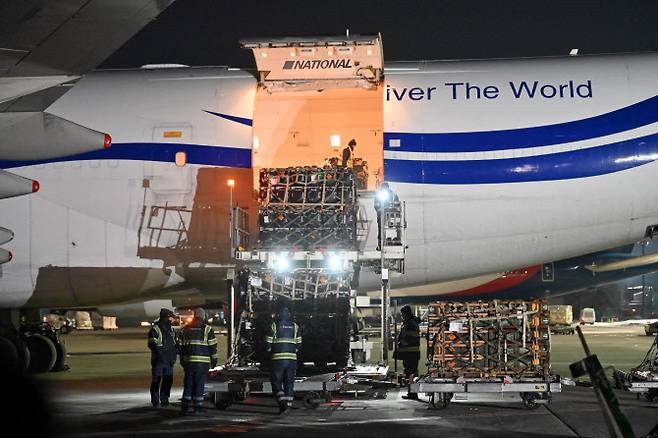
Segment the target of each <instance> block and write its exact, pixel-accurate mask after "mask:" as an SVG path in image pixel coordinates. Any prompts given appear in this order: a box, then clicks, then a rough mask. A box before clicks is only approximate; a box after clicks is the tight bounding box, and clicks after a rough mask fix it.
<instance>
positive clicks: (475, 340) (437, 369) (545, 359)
mask: <svg viewBox="0 0 658 438" xmlns="http://www.w3.org/2000/svg"><path fill="white" fill-rule="evenodd" d="M428 320H429V326H428V336H427V354H428V356H429V357H428V358H429V361H430V369H429V374H430V376H432V377H435V378H448V379H457V378H494V379H497V378H504V377H508V378H513V379H536V378H539V379H544V380H548V379H550V377H551V373H550V361H549V359H550V333H549V326H548V306H547V304H546V303H545V302H544V301H541V300H535V301H523V300H511V301H505V300H493V301H477V302H467V303H463V302H446V303H433V304H430V306H429V317H428Z"/></svg>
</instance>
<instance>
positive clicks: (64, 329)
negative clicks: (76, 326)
mask: <svg viewBox="0 0 658 438" xmlns="http://www.w3.org/2000/svg"><path fill="white" fill-rule="evenodd" d="M59 332H60V333H61V334H63V335H68V334H69V333H71V327H70V326H69V325H68V324H64V325H63V326H61V327H60V328H59Z"/></svg>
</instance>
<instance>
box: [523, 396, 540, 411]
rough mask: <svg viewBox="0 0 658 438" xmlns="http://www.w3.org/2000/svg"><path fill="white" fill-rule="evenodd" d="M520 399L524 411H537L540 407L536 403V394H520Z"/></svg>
mask: <svg viewBox="0 0 658 438" xmlns="http://www.w3.org/2000/svg"><path fill="white" fill-rule="evenodd" d="M521 398H522V399H523V406H525V408H526V409H538V408H539V407H540V406H541V405H540V404H539V403H537V401H536V400H537V399H538V398H539V397H538V395H537V394H534V393H528V394H522V395H521Z"/></svg>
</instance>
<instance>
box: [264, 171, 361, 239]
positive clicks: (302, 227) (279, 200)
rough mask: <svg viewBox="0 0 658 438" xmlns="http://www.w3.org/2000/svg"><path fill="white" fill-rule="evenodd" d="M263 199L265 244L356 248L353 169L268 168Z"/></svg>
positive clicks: (265, 172)
mask: <svg viewBox="0 0 658 438" xmlns="http://www.w3.org/2000/svg"><path fill="white" fill-rule="evenodd" d="M260 204H261V207H260V211H259V220H260V223H259V247H260V248H274V249H277V248H280V249H291V248H296V249H300V250H313V249H318V248H337V249H353V248H354V246H355V245H356V231H357V211H358V210H357V209H358V206H357V202H356V183H355V178H354V173H353V172H352V171H351V170H350V169H345V168H342V167H336V168H319V167H289V168H281V169H262V170H261V171H260Z"/></svg>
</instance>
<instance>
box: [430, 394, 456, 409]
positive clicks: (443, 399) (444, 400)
mask: <svg viewBox="0 0 658 438" xmlns="http://www.w3.org/2000/svg"><path fill="white" fill-rule="evenodd" d="M450 400H452V393H451V392H434V393H432V396H431V397H430V406H431V407H432V408H433V409H436V410H439V411H440V410H443V409H445V408H447V407H448V405H450Z"/></svg>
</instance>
